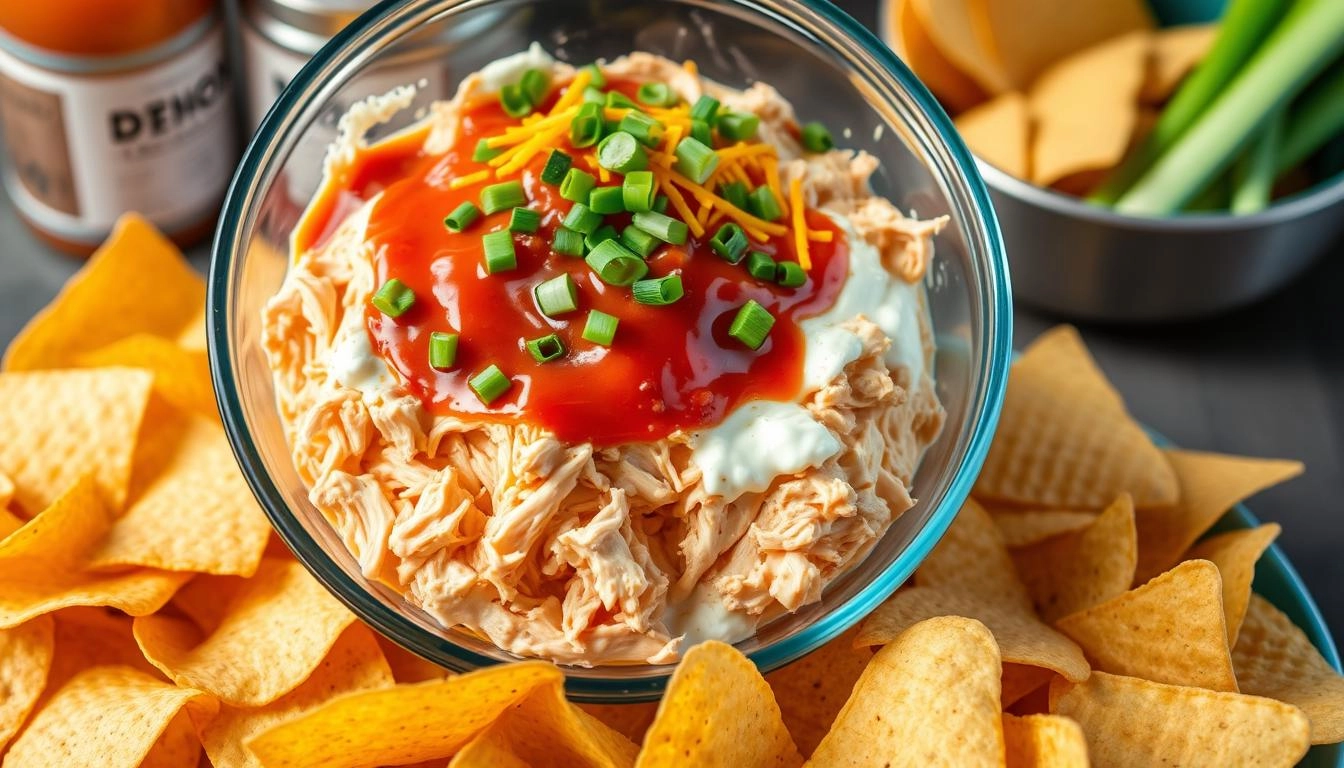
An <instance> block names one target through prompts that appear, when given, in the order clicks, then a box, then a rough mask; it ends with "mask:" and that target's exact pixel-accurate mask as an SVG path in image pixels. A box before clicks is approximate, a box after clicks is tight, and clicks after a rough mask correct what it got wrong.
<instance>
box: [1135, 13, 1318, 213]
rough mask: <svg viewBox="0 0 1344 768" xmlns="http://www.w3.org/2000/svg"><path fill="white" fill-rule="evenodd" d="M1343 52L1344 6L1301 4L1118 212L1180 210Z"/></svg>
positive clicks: (1140, 181) (1152, 169) (1141, 179)
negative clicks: (1256, 133) (1257, 132)
mask: <svg viewBox="0 0 1344 768" xmlns="http://www.w3.org/2000/svg"><path fill="white" fill-rule="evenodd" d="M1341 52H1344V2H1340V0H1297V2H1295V3H1294V4H1293V6H1292V8H1290V9H1289V11H1288V14H1287V15H1286V16H1285V17H1284V19H1283V21H1282V22H1280V23H1279V25H1278V26H1276V27H1275V28H1274V31H1273V32H1271V33H1270V36H1269V38H1268V39H1266V40H1265V42H1264V44H1263V45H1262V46H1260V48H1259V50H1257V51H1256V52H1255V55H1254V56H1252V57H1251V59H1250V61H1248V62H1247V64H1246V66H1245V67H1244V68H1243V69H1242V70H1241V72H1239V73H1238V74H1237V76H1236V77H1235V78H1234V79H1233V80H1232V81H1231V82H1230V83H1229V84H1228V86H1227V87H1226V88H1225V89H1223V91H1222V92H1221V93H1220V94H1219V95H1218V97H1217V98H1216V99H1215V100H1214V101H1213V102H1212V104H1210V105H1209V107H1208V109H1206V110H1205V111H1204V112H1203V114H1201V115H1200V116H1199V118H1198V119H1197V120H1196V121H1195V122H1194V124H1192V125H1191V126H1190V128H1189V129H1188V130H1186V131H1185V132H1184V133H1183V134H1182V135H1181V137H1180V138H1179V139H1178V140H1177V141H1176V143H1174V144H1173V145H1172V146H1171V148H1170V149H1168V150H1167V151H1166V152H1165V153H1163V154H1162V156H1161V157H1160V158H1159V159H1158V160H1157V162H1156V163H1155V164H1154V165H1153V166H1152V167H1151V168H1149V169H1148V170H1147V171H1146V172H1145V173H1144V174H1143V175H1142V176H1140V177H1139V179H1138V181H1136V182H1135V183H1134V186H1133V187H1131V188H1130V189H1129V191H1128V192H1126V193H1125V194H1124V195H1123V196H1122V197H1121V198H1120V199H1119V200H1118V201H1117V202H1116V205H1115V207H1116V210H1118V211H1120V212H1122V213H1127V214H1133V215H1148V216H1164V215H1167V214H1170V213H1173V212H1175V211H1178V210H1180V208H1181V206H1182V205H1183V204H1184V203H1185V202H1186V201H1188V200H1189V199H1190V198H1191V197H1192V196H1194V195H1195V194H1196V193H1197V192H1198V191H1199V190H1200V189H1201V188H1202V187H1203V185H1204V184H1206V183H1207V182H1208V181H1209V180H1210V179H1212V178H1213V177H1214V176H1216V175H1217V174H1219V173H1220V172H1222V171H1223V170H1224V169H1225V168H1227V167H1228V166H1229V165H1230V164H1231V162H1232V160H1233V159H1234V158H1235V157H1236V155H1237V153H1238V152H1239V151H1240V150H1241V149H1242V148H1243V147H1245V146H1246V145H1247V143H1248V142H1249V141H1250V139H1251V138H1252V136H1253V135H1254V134H1255V132H1256V131H1257V130H1258V129H1260V128H1261V127H1262V126H1263V125H1265V123H1266V122H1268V121H1269V120H1270V119H1271V118H1272V117H1273V116H1274V115H1275V114H1276V113H1277V112H1278V111H1279V110H1280V109H1281V108H1283V107H1284V105H1286V104H1287V103H1288V102H1289V101H1291V100H1292V99H1293V97H1295V96H1296V95H1297V94H1298V93H1299V92H1300V91H1301V90H1302V89H1303V88H1304V87H1305V86H1306V85H1307V84H1308V83H1309V82H1310V81H1311V80H1312V78H1314V77H1316V75H1318V74H1320V72H1321V71H1322V70H1324V69H1325V68H1326V67H1327V66H1329V65H1330V64H1331V63H1332V62H1333V61H1334V60H1335V59H1336V58H1338V57H1339V56H1340V53H1341Z"/></svg>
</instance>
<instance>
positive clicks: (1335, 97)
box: [1278, 59, 1344, 176]
mask: <svg viewBox="0 0 1344 768" xmlns="http://www.w3.org/2000/svg"><path fill="white" fill-rule="evenodd" d="M1340 134H1344V59H1341V60H1340V61H1336V62H1335V65H1334V66H1333V67H1331V68H1330V69H1329V70H1327V71H1326V73H1325V74H1324V75H1322V76H1321V77H1319V78H1317V80H1316V81H1315V82H1313V83H1312V84H1311V85H1310V86H1308V87H1307V89H1306V90H1305V91H1303V92H1302V95H1301V97H1299V98H1298V99H1297V101H1295V102H1293V104H1292V105H1291V106H1290V107H1289V108H1288V115H1287V117H1286V118H1285V122H1284V126H1283V139H1282V142H1281V144H1280V146H1279V156H1278V173H1279V175H1280V176H1282V175H1283V174H1284V173H1286V172H1288V171H1289V170H1292V169H1293V168H1296V167H1297V166H1298V165H1301V164H1302V162H1303V161H1305V160H1306V159H1307V158H1308V157H1311V156H1312V155H1314V154H1316V151H1317V150H1319V149H1320V148H1321V147H1323V146H1325V144H1326V143H1327V142H1328V141H1330V140H1331V139H1333V138H1334V137H1336V136H1339V135H1340Z"/></svg>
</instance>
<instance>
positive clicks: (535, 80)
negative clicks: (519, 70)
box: [518, 69, 551, 106]
mask: <svg viewBox="0 0 1344 768" xmlns="http://www.w3.org/2000/svg"><path fill="white" fill-rule="evenodd" d="M518 85H519V87H521V88H522V89H523V95H524V96H527V100H528V101H530V102H532V105H533V106H536V105H538V104H540V103H541V102H542V100H543V99H545V98H546V92H547V91H548V90H550V87H551V76H550V75H548V74H546V73H545V72H543V71H541V70H540V69H529V70H527V71H526V72H524V73H523V76H522V78H521V79H520V80H519V81H518Z"/></svg>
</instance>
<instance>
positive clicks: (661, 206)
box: [653, 195, 671, 213]
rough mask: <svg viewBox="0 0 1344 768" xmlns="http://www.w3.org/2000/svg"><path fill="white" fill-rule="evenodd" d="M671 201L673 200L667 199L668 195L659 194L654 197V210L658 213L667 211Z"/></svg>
mask: <svg viewBox="0 0 1344 768" xmlns="http://www.w3.org/2000/svg"><path fill="white" fill-rule="evenodd" d="M670 202H671V201H669V200H668V199H667V195H659V196H657V197H655V198H653V210H654V212H656V213H667V206H668V204H669V203H670Z"/></svg>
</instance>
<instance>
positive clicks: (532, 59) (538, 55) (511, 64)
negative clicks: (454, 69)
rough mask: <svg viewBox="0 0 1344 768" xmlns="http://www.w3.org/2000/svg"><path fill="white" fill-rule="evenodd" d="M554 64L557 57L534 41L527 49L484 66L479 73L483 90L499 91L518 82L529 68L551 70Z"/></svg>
mask: <svg viewBox="0 0 1344 768" xmlns="http://www.w3.org/2000/svg"><path fill="white" fill-rule="evenodd" d="M554 65H555V59H553V58H551V55H550V54H549V53H547V52H546V49H545V48H542V47H541V43H536V42H534V43H532V45H529V46H528V47H527V50H526V51H520V52H519V53H515V54H513V55H512V56H505V57H504V58H502V59H496V60H494V61H492V62H490V63H489V64H486V65H485V66H484V67H482V68H481V71H480V73H479V75H480V78H481V90H482V91H484V92H486V93H489V92H491V91H498V90H499V89H500V88H503V87H504V86H506V85H508V84H509V83H516V82H518V80H519V78H521V77H522V76H523V73H524V72H526V71H527V70H529V69H540V70H543V71H546V72H549V71H550V69H551V67H552V66H554Z"/></svg>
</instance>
